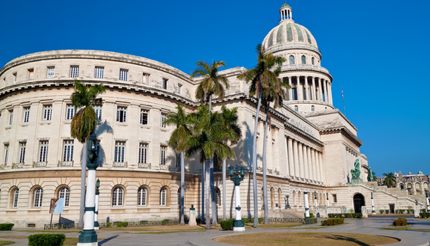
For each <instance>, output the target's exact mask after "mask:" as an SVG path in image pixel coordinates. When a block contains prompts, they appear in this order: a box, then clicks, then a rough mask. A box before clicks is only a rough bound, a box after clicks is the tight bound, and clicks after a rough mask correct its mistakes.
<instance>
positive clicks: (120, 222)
mask: <svg viewBox="0 0 430 246" xmlns="http://www.w3.org/2000/svg"><path fill="white" fill-rule="evenodd" d="M113 225H114V226H116V227H127V226H128V222H127V221H117V222H113Z"/></svg>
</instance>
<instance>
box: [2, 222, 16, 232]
mask: <svg viewBox="0 0 430 246" xmlns="http://www.w3.org/2000/svg"><path fill="white" fill-rule="evenodd" d="M13 226H14V224H12V223H4V224H0V231H11V230H12V227H13Z"/></svg>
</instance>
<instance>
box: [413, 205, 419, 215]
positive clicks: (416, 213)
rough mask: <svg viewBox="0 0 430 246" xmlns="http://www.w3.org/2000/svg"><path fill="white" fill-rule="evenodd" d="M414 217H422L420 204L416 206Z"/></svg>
mask: <svg viewBox="0 0 430 246" xmlns="http://www.w3.org/2000/svg"><path fill="white" fill-rule="evenodd" d="M414 217H415V218H419V217H420V208H419V207H418V206H415V209H414Z"/></svg>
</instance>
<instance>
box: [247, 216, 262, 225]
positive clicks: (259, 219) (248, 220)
mask: <svg viewBox="0 0 430 246" xmlns="http://www.w3.org/2000/svg"><path fill="white" fill-rule="evenodd" d="M242 221H243V223H244V224H248V223H249V224H253V223H254V218H253V217H250V218H242ZM263 222H264V219H263V218H258V224H262V223H263Z"/></svg>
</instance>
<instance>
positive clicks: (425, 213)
mask: <svg viewBox="0 0 430 246" xmlns="http://www.w3.org/2000/svg"><path fill="white" fill-rule="evenodd" d="M420 218H422V219H428V218H430V212H428V213H427V212H421V213H420Z"/></svg>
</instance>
